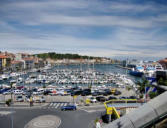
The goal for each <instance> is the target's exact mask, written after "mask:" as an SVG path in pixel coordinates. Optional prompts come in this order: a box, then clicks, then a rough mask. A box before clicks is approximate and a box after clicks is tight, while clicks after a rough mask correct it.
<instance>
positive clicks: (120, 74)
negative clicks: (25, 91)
mask: <svg viewBox="0 0 167 128" xmlns="http://www.w3.org/2000/svg"><path fill="white" fill-rule="evenodd" d="M0 78H1V80H0V83H1V85H2V84H6V85H10V84H14V85H18V86H44V85H45V86H47V85H53V86H61V85H64V86H75V85H78V86H89V85H106V86H122V87H125V86H133V87H135V79H136V78H135V77H133V76H130V75H129V74H127V70H125V69H120V68H117V67H116V66H115V65H109V64H106V65H100V64H97V65H90V66H89V67H88V66H87V65H82V68H81V65H56V66H53V67H49V68H48V67H47V68H46V67H44V68H41V69H38V70H37V69H36V70H35V69H33V70H31V71H27V72H13V73H10V74H3V75H1V76H0Z"/></svg>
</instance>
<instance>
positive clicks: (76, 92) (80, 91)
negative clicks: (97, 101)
mask: <svg viewBox="0 0 167 128" xmlns="http://www.w3.org/2000/svg"><path fill="white" fill-rule="evenodd" d="M82 92H83V91H82V90H75V91H72V92H71V96H75V95H81V94H82Z"/></svg>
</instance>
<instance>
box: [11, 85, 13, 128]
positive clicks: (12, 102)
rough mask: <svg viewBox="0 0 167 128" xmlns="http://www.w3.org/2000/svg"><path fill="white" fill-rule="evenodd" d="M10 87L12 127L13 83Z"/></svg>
mask: <svg viewBox="0 0 167 128" xmlns="http://www.w3.org/2000/svg"><path fill="white" fill-rule="evenodd" d="M10 87H11V128H13V107H12V106H13V96H12V94H13V84H12V83H11V84H10Z"/></svg>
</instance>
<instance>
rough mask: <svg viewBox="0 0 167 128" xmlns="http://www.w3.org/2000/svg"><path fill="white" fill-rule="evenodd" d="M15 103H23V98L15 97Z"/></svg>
mask: <svg viewBox="0 0 167 128" xmlns="http://www.w3.org/2000/svg"><path fill="white" fill-rule="evenodd" d="M16 101H17V102H23V101H24V99H23V96H17V97H16Z"/></svg>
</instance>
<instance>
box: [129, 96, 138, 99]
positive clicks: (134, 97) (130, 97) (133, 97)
mask: <svg viewBox="0 0 167 128" xmlns="http://www.w3.org/2000/svg"><path fill="white" fill-rule="evenodd" d="M129 99H137V97H136V96H129Z"/></svg>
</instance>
